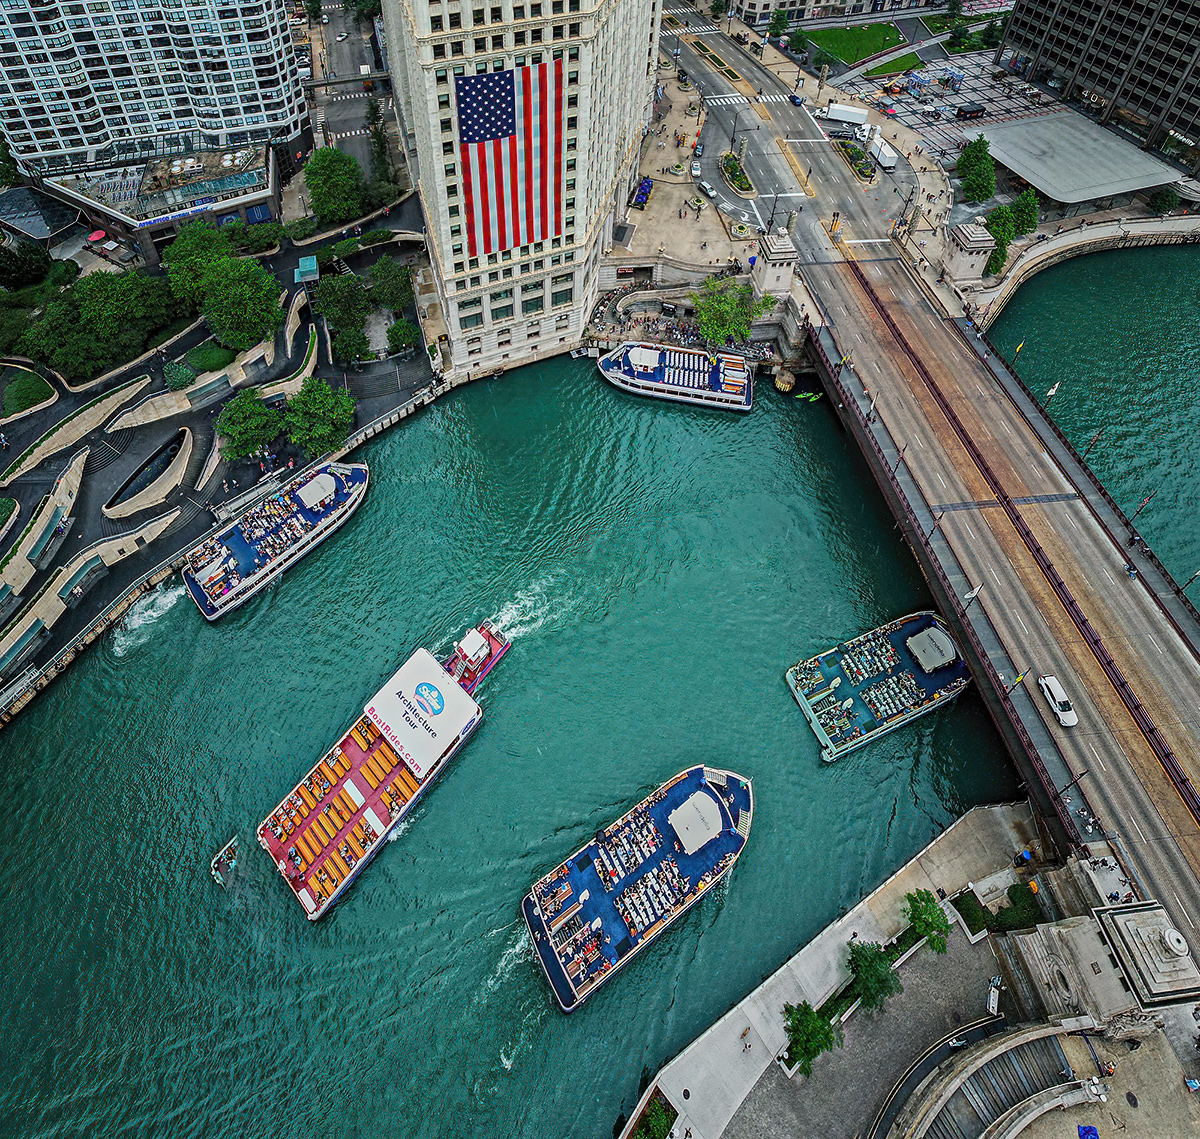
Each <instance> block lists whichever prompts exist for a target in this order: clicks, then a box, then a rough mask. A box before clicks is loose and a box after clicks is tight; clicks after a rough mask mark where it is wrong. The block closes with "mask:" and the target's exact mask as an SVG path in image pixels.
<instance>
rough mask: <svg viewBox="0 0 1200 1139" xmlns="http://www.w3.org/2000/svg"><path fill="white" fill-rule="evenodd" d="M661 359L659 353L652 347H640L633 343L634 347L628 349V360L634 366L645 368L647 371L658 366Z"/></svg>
mask: <svg viewBox="0 0 1200 1139" xmlns="http://www.w3.org/2000/svg"><path fill="white" fill-rule="evenodd" d="M661 359H662V356H661V353H659V352H656V351H655V350H654V349H652V348H642V347H639V346H638V345H634V347H632V348H630V349H629V362H630V363H631V364H632V365H633V366H634V367H635V368H645V369H646V370H647V371H653V370H654V369H655V368H657V367H658V364H659V361H660V360H661Z"/></svg>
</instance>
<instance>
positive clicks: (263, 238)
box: [226, 221, 283, 253]
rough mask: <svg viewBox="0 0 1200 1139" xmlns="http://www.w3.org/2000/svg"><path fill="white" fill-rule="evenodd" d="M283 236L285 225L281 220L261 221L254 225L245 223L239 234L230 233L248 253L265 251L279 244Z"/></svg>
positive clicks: (235, 242)
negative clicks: (280, 222) (281, 223)
mask: <svg viewBox="0 0 1200 1139" xmlns="http://www.w3.org/2000/svg"><path fill="white" fill-rule="evenodd" d="M226 228H232V227H231V226H228V227H226ZM282 237H283V226H282V225H280V224H279V222H277V221H261V222H257V223H256V224H254V225H243V226H242V229H241V232H240V233H239V234H237V235H236V236H235V235H233V234H231V235H230V240H231V241H232V242H233V244H234V245H235V246H236V247H237V248H238V249H244V250H245V251H246V252H247V253H265V252H266V251H267V250H268V249H271V248H272V247H273V246H276V245H278V244H279V242H280V239H281V238H282Z"/></svg>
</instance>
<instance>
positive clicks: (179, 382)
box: [163, 360, 196, 392]
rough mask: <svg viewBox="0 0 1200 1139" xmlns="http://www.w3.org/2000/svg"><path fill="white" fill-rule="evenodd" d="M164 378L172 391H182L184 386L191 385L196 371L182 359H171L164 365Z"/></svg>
mask: <svg viewBox="0 0 1200 1139" xmlns="http://www.w3.org/2000/svg"><path fill="white" fill-rule="evenodd" d="M163 379H164V380H166V382H167V387H168V388H170V390H171V391H173V392H181V391H183V389H184V388H187V387H191V385H192V383H193V381H194V380H195V379H196V373H195V372H193V371H192V369H191V368H189V367H188V366H187V365H186V364H185V363H183V362H182V361H181V360H169V361H168V362H167V363H166V364H164V365H163Z"/></svg>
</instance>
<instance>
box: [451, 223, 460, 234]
mask: <svg viewBox="0 0 1200 1139" xmlns="http://www.w3.org/2000/svg"><path fill="white" fill-rule="evenodd" d="M450 236H451V237H462V226H461V225H452V226H451V227H450Z"/></svg>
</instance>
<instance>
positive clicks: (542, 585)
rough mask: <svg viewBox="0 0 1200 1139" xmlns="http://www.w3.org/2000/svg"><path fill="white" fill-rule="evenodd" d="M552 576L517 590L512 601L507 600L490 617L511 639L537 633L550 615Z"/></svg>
mask: <svg viewBox="0 0 1200 1139" xmlns="http://www.w3.org/2000/svg"><path fill="white" fill-rule="evenodd" d="M552 584H553V582H552V581H551V580H550V578H548V577H547V578H543V579H541V580H540V581H535V582H534V583H533V584H532V585H530V586H528V587H527V588H525V589H521V590H518V591H517V594H516V596H515V597H513V599H512V600H511V601H506V602H505V603H504V604H503V605H502V606H501V607H500V612H499V613H497V614H495V615H494V616H493V617H491V618H490V620H491V622H492V624H493V625H495V626H496V628H498V629H499V630H500V631H501V632H502V633H503V634H504V635H505V636H506V637H507V638H508V639H509V640H510V641H515V640H516V639H517V638H518V637H524V636H528V635H529V634H530V633H536V632H537V631H538V629H540V628H541V627H542V626H543V625H544V624H545V623H546V621H547V619H548V618H549V617H550V615H551V614H550V602H549V596H548V595H549V588H548V587H549V586H551V585H552Z"/></svg>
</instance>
